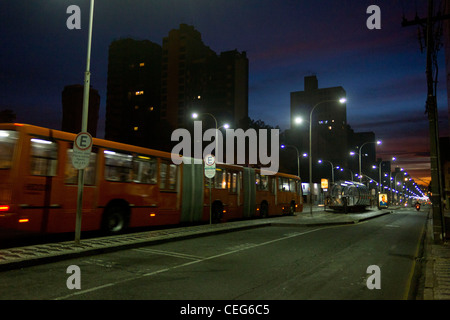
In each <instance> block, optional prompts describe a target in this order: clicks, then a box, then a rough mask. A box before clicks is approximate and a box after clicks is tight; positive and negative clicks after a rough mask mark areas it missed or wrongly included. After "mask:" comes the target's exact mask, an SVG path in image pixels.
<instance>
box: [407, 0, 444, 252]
mask: <svg viewBox="0 0 450 320" xmlns="http://www.w3.org/2000/svg"><path fill="white" fill-rule="evenodd" d="M449 18H450V15H438V16H436V17H433V0H428V17H427V18H426V19H419V17H417V16H416V18H415V19H414V20H413V21H407V20H406V19H405V18H403V22H402V26H403V27H406V26H412V25H421V26H422V27H424V28H425V30H426V33H425V34H426V48H427V59H426V76H427V101H426V113H427V114H428V122H429V134H430V162H431V192H432V195H431V202H432V210H433V239H434V243H436V244H440V243H443V241H444V238H445V224H444V215H443V210H442V201H441V194H442V182H441V165H440V157H439V154H440V151H439V126H438V112H437V99H436V92H435V81H437V80H435V79H434V75H433V63H436V62H435V61H434V59H436V55H437V54H436V53H437V51H438V46H437V44H438V43H435V41H434V35H435V34H434V30H433V29H434V23H435V22H437V21H440V20H444V19H449ZM438 41H439V40H438Z"/></svg>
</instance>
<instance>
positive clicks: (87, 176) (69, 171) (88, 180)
mask: <svg viewBox="0 0 450 320" xmlns="http://www.w3.org/2000/svg"><path fill="white" fill-rule="evenodd" d="M72 154H73V149H67V161H66V168H65V170H64V183H65V184H77V183H78V171H79V170H77V169H75V167H74V166H73V164H72ZM96 164H97V154H96V153H94V152H91V155H90V156H89V165H88V166H87V167H86V168H85V169H84V184H85V185H88V186H93V185H95V173H96V170H95V169H96V167H97V166H96Z"/></svg>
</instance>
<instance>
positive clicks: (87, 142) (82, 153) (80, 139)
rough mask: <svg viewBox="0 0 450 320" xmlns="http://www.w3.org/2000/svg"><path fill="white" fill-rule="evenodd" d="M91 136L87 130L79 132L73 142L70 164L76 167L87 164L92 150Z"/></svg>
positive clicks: (80, 167)
mask: <svg viewBox="0 0 450 320" xmlns="http://www.w3.org/2000/svg"><path fill="white" fill-rule="evenodd" d="M92 142H93V140H92V136H91V135H90V134H89V133H88V132H80V133H79V134H78V135H77V136H76V137H75V140H74V142H73V154H72V164H73V166H74V167H75V168H76V169H79V170H80V169H84V168H86V167H87V166H88V165H89V159H90V156H91V150H92Z"/></svg>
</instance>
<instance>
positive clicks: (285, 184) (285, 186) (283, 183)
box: [278, 177, 289, 191]
mask: <svg viewBox="0 0 450 320" xmlns="http://www.w3.org/2000/svg"><path fill="white" fill-rule="evenodd" d="M278 190H280V191H289V179H287V178H283V177H278Z"/></svg>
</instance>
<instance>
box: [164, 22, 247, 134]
mask: <svg viewBox="0 0 450 320" xmlns="http://www.w3.org/2000/svg"><path fill="white" fill-rule="evenodd" d="M162 49H163V53H162V55H163V57H162V77H161V85H162V89H161V90H162V91H161V92H162V93H161V99H162V102H161V103H162V106H161V118H162V119H163V120H167V122H168V123H169V124H170V126H171V128H173V129H175V128H178V127H185V128H189V127H190V126H191V125H192V119H191V114H192V113H193V112H197V113H202V112H203V113H205V112H207V113H211V114H213V115H214V116H215V117H216V119H217V122H218V126H220V125H221V124H223V123H225V122H228V123H230V124H231V125H238V122H239V121H240V120H241V119H243V118H246V117H247V115H248V59H247V56H246V53H245V52H244V53H239V52H237V51H236V50H235V51H229V52H223V53H221V54H220V56H217V54H216V53H215V52H214V51H213V50H211V49H210V48H209V47H208V46H206V45H205V44H204V43H203V41H202V39H201V34H200V32H198V31H197V30H196V29H195V28H194V27H193V26H189V25H186V24H181V25H180V28H179V29H174V30H171V31H170V32H169V35H168V36H167V37H165V38H164V39H163V46H162ZM202 120H203V121H204V122H205V127H209V128H211V127H213V126H214V121H213V120H212V118H210V117H205V118H204V119H202Z"/></svg>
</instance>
